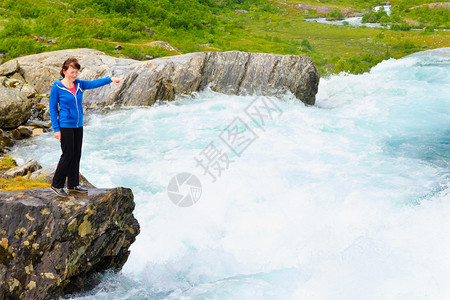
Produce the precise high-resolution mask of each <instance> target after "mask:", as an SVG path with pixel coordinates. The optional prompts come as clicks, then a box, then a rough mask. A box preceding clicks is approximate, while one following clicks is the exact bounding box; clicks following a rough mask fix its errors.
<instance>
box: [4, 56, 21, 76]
mask: <svg viewBox="0 0 450 300" xmlns="http://www.w3.org/2000/svg"><path fill="white" fill-rule="evenodd" d="M18 70H19V63H18V62H17V60H15V59H13V60H10V61H7V62H5V63H4V64H2V65H0V76H5V75H10V74H13V73H15V72H17V71H18Z"/></svg>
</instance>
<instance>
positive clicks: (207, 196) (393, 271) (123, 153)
mask: <svg viewBox="0 0 450 300" xmlns="http://www.w3.org/2000/svg"><path fill="white" fill-rule="evenodd" d="M449 67H450V49H449V48H446V49H439V50H433V51H427V52H422V53H419V54H416V55H412V56H409V57H406V58H403V59H399V60H394V59H391V60H388V61H384V62H382V63H380V64H379V65H378V66H376V67H374V68H373V69H372V71H371V72H370V73H366V74H362V75H345V74H341V75H339V76H333V77H331V78H329V79H322V80H321V82H320V87H319V93H318V95H317V102H316V105H315V106H312V107H307V106H305V105H304V104H302V103H301V102H299V101H298V100H296V99H294V98H292V97H289V96H282V97H279V98H275V97H273V98H264V97H253V96H248V97H238V96H227V95H222V94H217V93H213V92H210V91H205V92H202V93H199V94H196V95H194V96H192V97H186V98H181V99H179V100H177V101H175V102H172V103H159V104H158V105H157V106H154V107H149V108H131V109H123V110H118V111H113V112H109V113H105V114H100V113H89V114H88V115H87V122H86V126H85V139H84V148H83V151H84V152H83V157H82V164H81V170H82V173H83V174H84V175H85V176H86V177H87V178H88V179H89V180H90V181H91V182H92V183H93V184H94V185H96V186H98V187H115V186H126V187H130V188H132V189H133V193H134V195H135V200H136V203H137V206H136V210H135V216H136V218H137V219H138V220H139V223H140V224H141V234H140V235H139V236H138V238H137V240H136V242H135V243H134V244H133V245H132V246H131V255H130V257H129V260H128V262H127V263H126V264H125V266H124V269H123V271H122V272H121V273H119V274H109V273H108V274H105V275H104V276H103V277H102V281H101V284H100V285H99V286H98V287H97V288H95V289H94V290H93V291H92V292H90V293H87V294H83V295H77V296H74V299H108V300H110V299H448V298H449V297H450V285H448V282H449V280H450V255H449V253H450V238H449V235H448V232H449V229H450V217H449V212H450V194H449V179H450V146H449V142H450V76H449V73H450V68H449ZM261 101H266V103H271V105H273V107H275V108H276V109H275V110H274V111H273V112H274V113H273V114H272V115H271V117H270V118H269V117H268V118H266V119H265V123H264V125H263V126H261V127H258V126H257V123H255V122H254V121H253V122H251V121H250V119H249V118H248V115H246V114H245V109H246V108H247V107H248V106H249V105H255V104H257V103H261ZM252 107H253V106H252ZM236 117H238V118H240V119H239V120H241V121H243V122H244V123H246V124H248V126H249V129H247V133H249V132H252V133H253V135H248V136H253V137H254V138H253V140H252V143H251V144H249V145H248V147H247V148H245V149H244V150H243V151H242V153H241V154H240V156H238V155H236V154H235V153H233V151H231V150H230V149H229V148H227V147H226V145H225V144H224V141H223V140H221V139H220V137H219V136H221V134H223V132H224V129H225V128H226V127H227V126H228V125H229V124H231V123H232V122H233V121H235V120H236ZM240 128H241V129H242V128H244V129H245V128H246V127H245V126H241V127H240ZM222 136H223V135H222ZM211 142H213V144H214V145H215V146H217V148H220V150H222V152H221V153H226V155H227V157H228V158H229V159H230V160H232V162H231V163H230V164H229V165H228V168H226V169H224V170H222V172H221V174H220V175H218V174H215V175H216V180H215V181H214V182H213V179H212V176H210V175H209V174H208V173H206V174H205V173H204V171H203V169H201V167H199V166H198V165H196V161H195V158H196V157H197V158H199V157H201V153H202V151H205V149H207V147H208V145H209V144H210V143H211ZM59 151H60V150H59V145H58V142H57V141H56V140H54V138H53V137H52V134H43V135H41V136H39V137H37V138H34V139H32V140H30V141H27V142H26V147H22V148H21V149H16V150H15V151H14V157H15V158H17V159H18V160H19V161H24V160H25V159H26V158H27V157H34V158H36V159H37V160H38V161H39V162H40V163H41V164H42V165H50V164H55V163H56V162H57V160H58V158H59V155H60V153H59ZM181 172H189V173H192V174H194V175H195V176H197V177H198V178H199V180H200V181H201V184H202V194H201V197H200V199H199V200H198V202H197V203H195V204H194V205H193V206H190V207H185V208H182V207H178V206H176V205H174V204H173V203H172V202H171V201H170V200H169V197H168V194H167V185H168V183H169V181H170V179H171V178H172V177H173V176H175V175H176V174H178V173H181Z"/></svg>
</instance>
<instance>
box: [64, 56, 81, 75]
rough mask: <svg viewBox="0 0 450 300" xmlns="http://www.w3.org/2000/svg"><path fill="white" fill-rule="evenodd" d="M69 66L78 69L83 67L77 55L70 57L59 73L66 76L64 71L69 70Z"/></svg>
mask: <svg viewBox="0 0 450 300" xmlns="http://www.w3.org/2000/svg"><path fill="white" fill-rule="evenodd" d="M69 67H72V68H75V69H77V70H79V69H81V66H80V64H79V63H78V59H76V58H75V57H70V58H68V59H66V61H65V62H64V63H63V66H62V69H61V71H60V72H59V74H61V76H62V77H63V78H64V77H65V76H64V72H63V71H67V70H68V69H69Z"/></svg>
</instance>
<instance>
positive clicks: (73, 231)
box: [0, 188, 139, 299]
mask: <svg viewBox="0 0 450 300" xmlns="http://www.w3.org/2000/svg"><path fill="white" fill-rule="evenodd" d="M134 206H135V204H134V201H133V194H132V192H131V190H130V189H128V188H114V189H90V190H89V194H88V195H80V194H72V195H71V196H70V197H69V198H66V199H62V198H59V197H57V196H56V195H55V194H54V193H53V192H52V191H50V189H35V190H26V191H14V192H0V232H1V235H0V236H1V241H0V299H54V298H58V297H62V296H64V295H66V294H70V293H74V292H80V291H83V290H84V289H85V285H84V283H85V281H86V279H87V278H88V277H89V276H90V275H91V274H94V273H96V272H102V271H104V270H107V269H113V270H120V269H121V268H122V266H123V265H124V263H125V262H126V260H127V258H128V255H129V250H128V248H129V247H130V245H131V244H132V243H133V242H134V240H135V238H136V236H137V235H138V234H139V224H138V222H137V220H136V219H135V218H134V216H133V214H132V212H133V210H134Z"/></svg>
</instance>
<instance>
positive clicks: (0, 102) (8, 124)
mask: <svg viewBox="0 0 450 300" xmlns="http://www.w3.org/2000/svg"><path fill="white" fill-rule="evenodd" d="M32 106H33V104H32V102H31V101H30V100H29V99H28V98H27V97H26V95H25V94H24V93H22V92H20V90H17V89H13V88H12V89H9V88H5V87H2V86H0V128H2V129H12V128H16V127H18V126H19V125H20V124H22V123H24V122H26V121H27V120H28V118H30V116H31V107H32Z"/></svg>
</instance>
